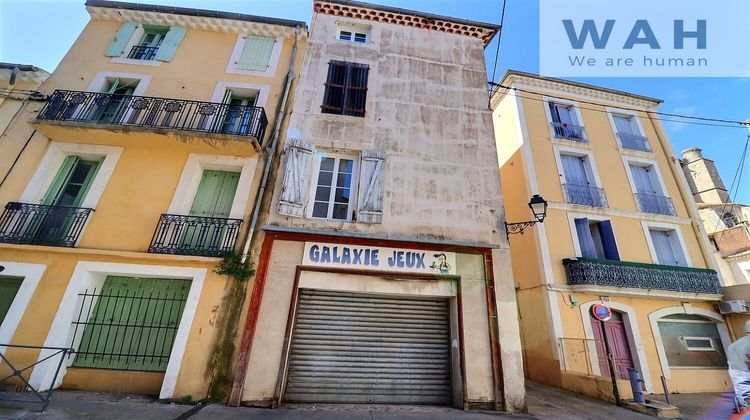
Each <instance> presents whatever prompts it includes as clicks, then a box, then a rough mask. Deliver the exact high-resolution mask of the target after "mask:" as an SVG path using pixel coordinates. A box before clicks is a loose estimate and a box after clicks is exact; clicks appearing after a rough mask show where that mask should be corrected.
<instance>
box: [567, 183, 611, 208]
mask: <svg viewBox="0 0 750 420" xmlns="http://www.w3.org/2000/svg"><path fill="white" fill-rule="evenodd" d="M563 191H564V192H565V201H566V202H568V203H573V204H583V205H585V206H592V207H607V196H606V194H604V188H597V187H592V186H590V185H576V184H563Z"/></svg>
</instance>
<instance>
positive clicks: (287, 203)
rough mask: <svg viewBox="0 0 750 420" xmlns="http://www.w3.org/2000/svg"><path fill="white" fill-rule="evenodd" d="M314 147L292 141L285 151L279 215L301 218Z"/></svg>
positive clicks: (304, 142)
mask: <svg viewBox="0 0 750 420" xmlns="http://www.w3.org/2000/svg"><path fill="white" fill-rule="evenodd" d="M314 150H315V146H313V145H312V143H309V142H306V141H303V140H298V139H292V140H291V141H290V142H289V148H288V149H287V151H286V161H285V162H286V165H285V166H286V167H285V170H284V179H283V183H282V186H281V197H280V198H279V209H278V210H279V214H283V215H285V216H292V217H302V215H303V214H304V208H305V201H306V199H307V189H308V180H309V178H310V169H311V166H312V157H313V151H314Z"/></svg>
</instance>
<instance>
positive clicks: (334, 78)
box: [321, 60, 370, 117]
mask: <svg viewBox="0 0 750 420" xmlns="http://www.w3.org/2000/svg"><path fill="white" fill-rule="evenodd" d="M369 72H370V67H369V66H368V65H366V64H358V63H349V62H346V61H336V60H331V61H330V62H329V63H328V77H327V79H326V84H325V87H326V90H325V94H324V96H323V105H322V106H321V108H322V109H323V112H324V113H327V114H339V115H351V116H355V117H364V116H365V103H366V101H367V77H368V74H369Z"/></svg>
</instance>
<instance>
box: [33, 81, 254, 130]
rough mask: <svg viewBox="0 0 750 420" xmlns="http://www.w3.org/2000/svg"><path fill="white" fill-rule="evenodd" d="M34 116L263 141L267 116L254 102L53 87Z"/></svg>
mask: <svg viewBox="0 0 750 420" xmlns="http://www.w3.org/2000/svg"><path fill="white" fill-rule="evenodd" d="M37 120H53V121H73V122H82V123H91V124H109V125H124V126H133V127H147V128H154V129H169V130H185V131H198V132H204V133H221V134H232V135H238V136H251V137H254V138H256V139H257V140H258V142H259V143H262V142H263V136H264V135H265V132H266V126H267V125H268V119H267V118H266V112H265V111H264V110H263V108H261V107H257V106H242V105H231V104H222V103H214V102H201V101H189V100H184V99H170V98H155V97H149V96H133V95H114V94H110V93H99V92H79V91H72V90H56V91H55V92H54V93H53V94H52V95H51V96H50V97H49V99H48V100H47V103H46V104H45V105H44V107H43V108H42V110H41V111H40V112H39V115H38V116H37Z"/></svg>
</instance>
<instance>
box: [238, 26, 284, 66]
mask: <svg viewBox="0 0 750 420" xmlns="http://www.w3.org/2000/svg"><path fill="white" fill-rule="evenodd" d="M275 43H276V38H273V37H269V36H258V35H248V36H247V38H246V39H245V46H244V47H243V48H242V54H240V59H239V61H237V68H238V69H241V70H252V71H266V69H267V68H268V62H269V61H270V59H271V52H273V46H274V44H275Z"/></svg>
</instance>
